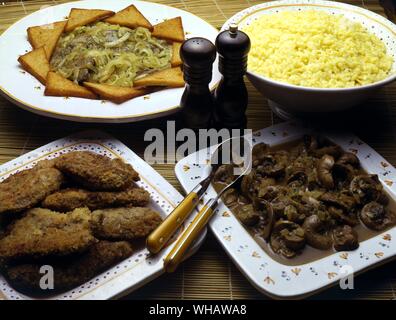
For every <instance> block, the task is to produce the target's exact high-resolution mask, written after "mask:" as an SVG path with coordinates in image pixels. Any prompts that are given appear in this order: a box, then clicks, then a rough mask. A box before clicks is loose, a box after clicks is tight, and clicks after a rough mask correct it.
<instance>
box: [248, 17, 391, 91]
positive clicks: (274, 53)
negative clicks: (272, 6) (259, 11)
mask: <svg viewBox="0 0 396 320" xmlns="http://www.w3.org/2000/svg"><path fill="white" fill-rule="evenodd" d="M243 31H245V32H246V33H247V34H248V35H249V37H250V39H251V41H252V49H251V51H250V54H249V62H248V65H249V70H250V71H253V72H257V73H259V74H262V75H264V76H266V77H268V78H272V79H274V80H277V81H282V82H287V83H290V84H294V85H298V86H305V87H316V88H347V87H354V86H361V85H365V84H369V83H373V82H376V81H379V80H382V79H384V78H386V77H387V76H388V75H389V73H390V70H391V67H392V64H393V59H392V57H391V56H389V55H387V53H386V47H385V45H384V44H383V42H382V41H381V40H380V39H378V38H377V37H376V36H375V35H373V34H371V33H369V32H368V31H367V30H366V29H365V28H364V27H363V26H362V25H361V24H360V23H355V22H352V21H350V20H348V19H346V18H345V17H343V16H341V15H331V14H328V13H325V12H322V11H315V10H307V11H283V12H279V13H276V14H270V15H262V16H260V17H259V18H258V19H257V20H254V21H252V22H251V24H250V25H246V26H245V27H243Z"/></svg>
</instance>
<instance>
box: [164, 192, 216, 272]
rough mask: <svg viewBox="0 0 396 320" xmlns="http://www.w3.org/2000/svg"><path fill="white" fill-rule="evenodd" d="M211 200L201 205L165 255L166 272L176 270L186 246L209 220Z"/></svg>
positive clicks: (211, 206) (188, 245)
mask: <svg viewBox="0 0 396 320" xmlns="http://www.w3.org/2000/svg"><path fill="white" fill-rule="evenodd" d="M213 201H214V200H213V199H211V200H209V201H208V202H207V203H206V204H205V205H204V206H203V208H202V209H201V210H200V211H199V213H198V214H197V215H196V216H195V218H194V219H193V221H192V222H191V224H190V225H189V226H188V227H187V229H186V230H185V231H184V232H183V234H182V235H181V236H180V238H179V239H178V240H177V242H176V243H175V245H174V247H173V248H172V250H171V251H170V252H169V254H168V255H167V256H166V258H165V260H164V268H165V270H166V271H167V272H173V271H175V270H176V268H177V266H178V265H179V264H180V262H181V261H182V260H183V258H184V256H185V253H186V251H187V250H188V248H190V246H191V244H192V243H193V241H194V240H195V239H196V238H197V237H198V235H199V234H200V233H201V231H202V230H203V228H204V227H205V226H206V224H207V223H208V222H209V220H210V218H211V217H212V215H213V211H214V206H213V204H214V202H213Z"/></svg>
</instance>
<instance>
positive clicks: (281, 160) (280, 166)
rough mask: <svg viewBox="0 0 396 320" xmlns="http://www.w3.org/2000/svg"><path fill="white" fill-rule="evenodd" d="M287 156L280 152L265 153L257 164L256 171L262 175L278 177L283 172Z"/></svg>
mask: <svg viewBox="0 0 396 320" xmlns="http://www.w3.org/2000/svg"><path fill="white" fill-rule="evenodd" d="M286 163H287V157H286V156H285V155H282V154H280V153H275V154H267V155H265V156H264V157H263V158H262V159H261V161H260V163H259V164H258V166H257V167H256V171H257V173H258V174H259V175H261V176H263V177H279V176H281V175H283V174H284V173H285V168H286Z"/></svg>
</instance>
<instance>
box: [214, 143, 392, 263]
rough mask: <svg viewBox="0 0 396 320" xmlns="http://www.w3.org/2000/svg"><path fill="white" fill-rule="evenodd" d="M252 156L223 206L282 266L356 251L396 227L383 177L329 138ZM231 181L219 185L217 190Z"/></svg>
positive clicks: (259, 146) (259, 150) (262, 149)
mask: <svg viewBox="0 0 396 320" xmlns="http://www.w3.org/2000/svg"><path fill="white" fill-rule="evenodd" d="M252 153H253V168H252V171H251V172H250V174H249V175H247V176H245V177H244V178H243V179H242V181H241V183H240V184H239V185H238V186H237V187H235V188H234V189H231V190H229V191H228V192H226V193H225V194H224V196H223V197H222V199H223V201H224V203H225V204H226V205H227V206H228V207H229V208H230V209H231V211H232V212H233V213H234V214H235V216H236V217H237V218H238V219H239V221H240V222H241V224H242V225H243V226H244V227H245V228H246V229H247V231H248V232H249V233H250V234H251V235H252V236H253V237H254V239H255V240H256V241H257V242H258V243H259V245H260V246H261V247H262V248H263V249H264V251H266V252H267V253H268V254H269V255H270V256H271V257H272V258H273V259H274V260H276V261H278V262H280V263H282V264H286V265H300V264H304V263H308V262H311V261H315V260H318V259H320V258H323V257H325V256H328V255H330V254H332V253H334V252H336V251H337V250H338V251H348V250H354V249H356V248H357V247H358V244H359V242H362V241H364V240H367V239H369V238H371V237H373V236H375V235H378V234H380V233H382V232H383V231H385V230H387V229H389V228H391V227H392V226H393V225H394V224H395V222H396V218H395V212H396V211H395V209H394V208H395V203H394V201H393V200H389V199H390V197H389V196H388V195H387V194H386V193H385V191H384V190H383V187H382V184H381V183H380V181H379V180H378V177H376V176H375V175H370V174H368V173H367V172H365V171H364V170H363V169H362V167H361V166H360V163H359V160H358V158H357V157H356V156H355V155H354V154H353V153H349V152H345V151H343V150H342V148H341V147H339V146H338V145H336V144H334V143H332V142H331V141H329V140H327V139H325V138H323V137H315V136H305V137H303V138H302V139H299V140H297V141H293V142H288V143H286V144H281V145H277V146H274V147H271V148H269V147H268V146H266V145H264V144H257V145H255V147H254V149H253V152H252ZM222 171H223V172H225V171H229V172H231V171H232V170H224V168H222ZM226 179H227V177H224V175H222V179H221V180H216V179H214V181H213V186H214V188H215V190H217V191H220V190H221V189H222V188H223V187H224V186H225V182H224V180H226ZM280 222H282V223H280ZM285 222H286V223H285ZM276 224H277V226H278V227H277V230H276V231H277V234H276V236H275V235H274V225H276ZM279 226H283V227H279ZM279 229H281V230H279ZM301 230H302V231H301ZM302 238H303V240H302ZM271 239H272V240H271ZM275 239H276V241H275Z"/></svg>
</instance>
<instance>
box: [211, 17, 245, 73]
mask: <svg viewBox="0 0 396 320" xmlns="http://www.w3.org/2000/svg"><path fill="white" fill-rule="evenodd" d="M216 48H217V52H218V53H219V71H220V72H221V73H222V74H224V72H225V73H230V72H231V71H232V73H233V74H245V72H246V69H247V56H248V53H249V50H250V39H249V37H248V35H247V34H246V33H244V32H242V31H240V30H238V25H236V24H231V25H230V27H229V29H228V30H225V31H223V32H221V33H220V34H219V35H218V36H217V38H216ZM225 64H226V65H227V69H228V70H224V68H225ZM230 75H231V74H230Z"/></svg>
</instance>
